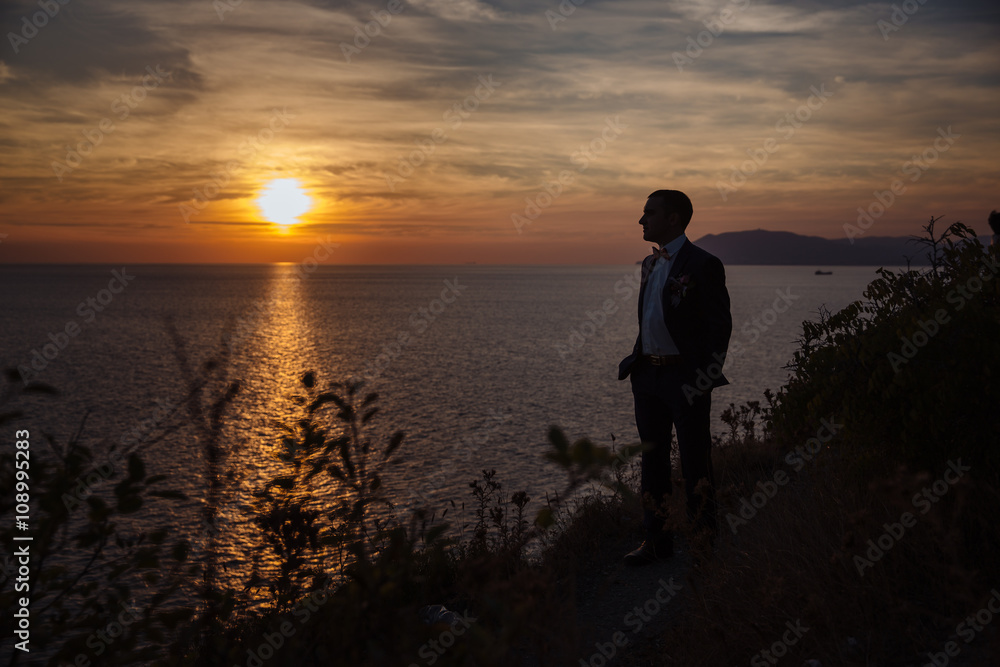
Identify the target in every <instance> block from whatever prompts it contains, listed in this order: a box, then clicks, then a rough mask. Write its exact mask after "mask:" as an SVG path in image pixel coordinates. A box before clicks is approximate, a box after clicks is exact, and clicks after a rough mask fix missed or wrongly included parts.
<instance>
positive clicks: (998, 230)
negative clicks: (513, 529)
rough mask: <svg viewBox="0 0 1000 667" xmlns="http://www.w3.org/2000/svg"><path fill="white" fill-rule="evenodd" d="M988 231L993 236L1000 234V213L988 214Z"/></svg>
mask: <svg viewBox="0 0 1000 667" xmlns="http://www.w3.org/2000/svg"><path fill="white" fill-rule="evenodd" d="M990 229H992V230H993V233H994V234H1000V213H997V212H996V211H993V212H992V213H990Z"/></svg>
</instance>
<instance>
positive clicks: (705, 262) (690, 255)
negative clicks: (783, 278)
mask: <svg viewBox="0 0 1000 667" xmlns="http://www.w3.org/2000/svg"><path fill="white" fill-rule="evenodd" d="M659 261H662V260H659ZM652 267H653V256H652V255H649V256H648V257H646V259H644V260H643V261H642V283H641V286H640V287H639V335H638V336H637V337H636V340H635V346H634V347H633V348H632V354H630V355H629V356H627V357H625V358H624V359H622V361H621V363H620V364H618V379H619V380H624V379H625V378H627V377H628V375H629V373H630V372H631V371H632V365H633V364H634V363H635V362H636V360H637V359H638V358H639V357H640V356H641V355H642V304H643V302H644V300H645V297H646V285H647V282H648V278H649V272H650V271H651V270H652ZM683 276H688V281H689V287H688V290H687V293H686V294H685V295H684V296H683V297H681V298H680V299H679V301H678V300H677V297H676V296H675V295H673V294H671V287H670V286H671V279H679V278H681V277H683ZM675 302H676V304H677V305H674V303H675ZM663 320H664V322H665V323H666V325H667V331H669V332H670V337H671V338H672V339H673V341H674V344H675V345H677V350H678V351H679V352H680V354H681V356H682V362H681V367H682V369H683V370H684V371H685V375H687V376H689V378H690V380H691V381H692V383H693V382H694V381H695V379H696V378H697V377H698V375H699V371H701V372H704V373H706V374H707V375H708V377H709V378H710V379H711V380H712V388H715V387H721V386H722V385H726V384H729V380H727V379H726V377H725V376H724V375H723V374H722V368H721V366H722V362H723V361H725V358H726V350H727V349H728V348H729V337H730V335H731V334H732V331H733V318H732V315H731V314H730V312H729V291H728V290H727V289H726V270H725V268H723V266H722V262H721V261H719V258H717V257H715V256H714V255H712V254H710V253H708V252H706V251H705V250H702V249H701V248H699V247H698V246H696V245H694V244H693V243H691V241H690V240H689V241H686V242H685V243H684V245H682V246H681V249H680V250H678V251H677V255H676V256H675V257H674V259H673V265H672V266H671V267H670V275H669V276H668V277H667V283H666V284H665V285H664V286H663ZM713 364H715V365H717V367H718V368H713V367H712V365H713ZM713 375H715V377H712V376H713Z"/></svg>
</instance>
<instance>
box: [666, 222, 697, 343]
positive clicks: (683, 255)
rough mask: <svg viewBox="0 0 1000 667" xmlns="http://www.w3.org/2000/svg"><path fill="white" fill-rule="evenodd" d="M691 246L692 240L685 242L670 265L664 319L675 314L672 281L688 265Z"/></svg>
mask: <svg viewBox="0 0 1000 667" xmlns="http://www.w3.org/2000/svg"><path fill="white" fill-rule="evenodd" d="M690 245H691V239H688V240H686V241H684V245H682V246H681V249H680V250H678V251H677V255H676V256H675V257H674V261H673V262H671V263H670V273H668V274H667V282H666V284H665V285H664V286H663V294H662V295H661V299H662V301H663V315H664V317H667V316H669V314H670V313H671V312H673V310H672V306H671V303H670V281H671V280H673V279H674V278H676V277H677V276H678V275H680V273H681V271H682V270H683V269H684V265H685V264H687V261H688V257H690V255H691V253H690V252H689V248H688V246H690ZM668 328H669V327H668Z"/></svg>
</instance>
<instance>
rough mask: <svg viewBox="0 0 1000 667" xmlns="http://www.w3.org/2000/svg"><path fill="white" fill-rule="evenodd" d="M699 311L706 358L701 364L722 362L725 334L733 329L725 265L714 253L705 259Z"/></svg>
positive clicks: (729, 334) (730, 332)
mask: <svg viewBox="0 0 1000 667" xmlns="http://www.w3.org/2000/svg"><path fill="white" fill-rule="evenodd" d="M702 315H703V316H704V318H705V327H706V333H707V335H706V341H705V348H704V349H705V355H706V358H705V359H704V360H703V361H702V364H703V365H702V368H705V367H707V366H708V365H709V364H712V363H715V362H718V363H719V364H722V363H723V362H724V361H725V359H726V352H727V350H728V349H729V338H730V337H731V336H732V333H733V316H732V313H731V312H730V304H729V290H728V289H726V269H725V267H724V266H723V265H722V262H721V261H720V260H719V259H718V258H717V257H711V258H710V259H709V260H708V261H707V262H706V266H705V290H704V292H703V302H702Z"/></svg>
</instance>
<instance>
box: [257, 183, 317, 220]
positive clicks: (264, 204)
mask: <svg viewBox="0 0 1000 667" xmlns="http://www.w3.org/2000/svg"><path fill="white" fill-rule="evenodd" d="M257 206H258V207H259V208H260V212H261V213H262V214H263V215H264V217H265V218H267V219H268V220H270V221H271V222H273V223H275V224H276V225H283V226H288V225H295V224H298V223H299V216H301V215H304V214H305V213H308V212H309V209H311V208H312V200H311V199H310V198H309V196H308V195H307V194H306V193H305V191H304V190H303V189H302V184H301V183H300V182H299V181H298V180H297V179H295V178H277V179H275V180H273V181H271V182H270V183H268V184H267V185H265V186H264V189H263V190H262V191H261V193H260V196H259V197H257Z"/></svg>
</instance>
